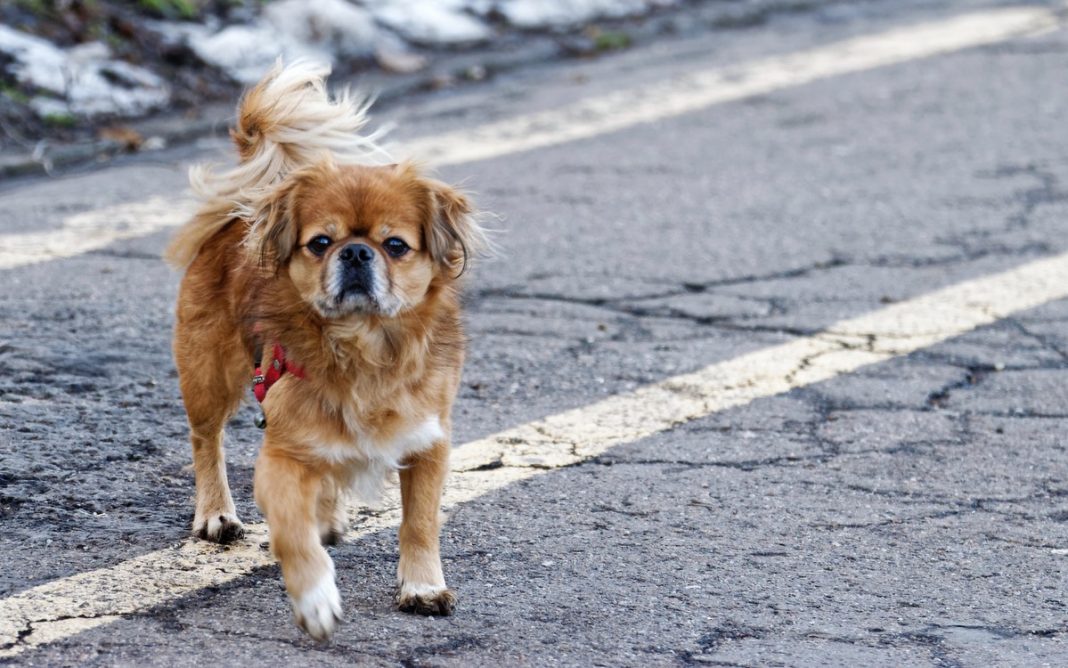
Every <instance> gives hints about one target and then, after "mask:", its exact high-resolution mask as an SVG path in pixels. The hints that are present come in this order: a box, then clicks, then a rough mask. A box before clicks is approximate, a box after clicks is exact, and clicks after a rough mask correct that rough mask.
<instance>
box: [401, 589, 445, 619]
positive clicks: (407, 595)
mask: <svg viewBox="0 0 1068 668" xmlns="http://www.w3.org/2000/svg"><path fill="white" fill-rule="evenodd" d="M455 607H456V594H454V593H452V590H451V589H447V588H445V587H438V586H434V585H408V584H401V586H400V589H399V590H398V591H397V608H398V609H399V610H400V611H401V612H410V613H413V614H416V615H426V616H434V617H448V616H449V615H451V614H452V610H453V608H455Z"/></svg>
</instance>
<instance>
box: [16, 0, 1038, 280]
mask: <svg viewBox="0 0 1068 668" xmlns="http://www.w3.org/2000/svg"><path fill="white" fill-rule="evenodd" d="M1056 25H1058V20H1057V17H1056V15H1055V14H1054V12H1052V11H1050V10H1049V9H1045V8H1038V7H1014V8H1007V9H997V10H991V11H984V12H977V13H972V14H964V15H961V16H957V17H954V18H950V19H947V20H943V21H935V22H930V23H923V24H919V25H914V26H906V27H902V28H895V29H893V30H889V31H886V32H881V33H876V34H874V35H867V36H863V37H857V38H854V39H849V40H845V41H841V42H835V43H833V44H829V45H826V46H822V47H818V48H814V49H809V50H805V51H799V52H795V53H791V54H787V55H783V56H774V57H770V58H764V59H760V60H756V61H751V62H748V63H741V64H738V65H733V66H727V67H716V68H712V69H707V70H702V71H697V72H692V73H690V74H687V75H684V76H680V77H678V78H676V79H673V80H671V81H668V82H665V83H662V84H654V85H650V86H644V87H642V88H638V89H632V90H624V91H618V92H615V93H612V94H609V95H604V96H598V97H592V98H588V99H585V100H582V101H579V102H576V103H574V104H571V105H568V106H565V107H563V108H560V109H555V110H552V111H546V112H541V113H533V114H528V115H524V116H519V117H516V118H513V119H509V120H505V121H501V122H498V123H490V124H487V125H483V126H481V127H478V128H474V129H470V130H461V131H458V132H452V133H448V134H444V135H437V136H434V137H425V138H421V139H418V138H417V139H413V140H411V141H409V142H405V143H404V146H403V152H404V153H407V154H410V155H412V156H415V157H419V158H422V159H425V160H427V161H428V162H431V163H433V164H437V165H450V164H458V163H463V162H471V161H475V160H484V159H487V158H495V157H500V156H502V155H508V154H511V153H516V152H519V151H528V150H531V149H535V148H540V147H545V146H552V145H556V144H563V143H566V142H570V141H575V140H578V139H587V138H589V137H594V136H597V135H601V134H605V133H608V132H615V131H617V130H622V129H624V128H627V127H631V126H633V125H637V124H639V123H648V122H651V121H656V120H660V119H664V118H670V117H672V116H678V115H679V114H685V113H688V112H691V111H696V110H698V109H703V108H706V107H710V106H713V105H716V104H723V103H725V102H732V101H736V100H741V99H743V98H746V97H750V96H753V95H761V94H765V93H769V92H772V91H775V90H781V89H784V88H790V87H793V86H800V85H803V84H806V83H810V82H813V81H817V80H819V79H826V78H829V77H833V76H837V75H841V74H848V73H851V72H861V71H864V70H869V69H873V68H876V67H882V66H886V65H893V64H895V63H903V62H906V61H909V60H915V59H918V58H927V57H930V56H934V55H937V54H941V53H950V52H952V51H959V50H961V49H966V48H969V47H975V46H981V45H983V44H992V43H995V42H1000V41H1004V40H1007V39H1011V38H1014V37H1020V36H1023V35H1030V34H1037V33H1041V32H1044V31H1047V30H1049V29H1050V28H1051V27H1054V26H1056ZM192 211H193V204H192V203H191V202H187V201H181V202H167V201H165V200H163V199H162V198H154V199H150V200H148V201H145V202H138V203H133V204H120V205H116V206H114V207H108V208H107V209H102V210H99V211H91V212H87V213H82V214H78V215H75V216H71V217H69V218H67V219H66V221H64V223H63V224H62V226H61V228H60V229H59V230H51V231H44V232H30V233H24V234H6V235H0V269H12V268H15V267H21V266H24V265H29V264H35V263H38V262H45V261H48V260H54V259H59V258H64V257H72V256H75V255H80V254H82V253H86V252H89V251H91V250H95V249H98V248H103V247H105V246H107V245H109V244H111V243H112V242H113V241H116V240H119V239H126V238H131V237H137V236H143V235H146V234H151V233H153V232H156V231H158V230H160V229H163V228H165V227H172V226H176V225H179V224H181V223H182V222H184V221H185V220H187V219H188V218H189V216H190V215H191V214H192Z"/></svg>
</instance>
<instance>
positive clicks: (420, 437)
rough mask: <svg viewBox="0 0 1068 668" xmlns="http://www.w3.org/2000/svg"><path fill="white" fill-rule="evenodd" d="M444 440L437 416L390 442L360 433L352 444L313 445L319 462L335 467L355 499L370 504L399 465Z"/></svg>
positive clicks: (396, 435) (415, 425)
mask: <svg viewBox="0 0 1068 668" xmlns="http://www.w3.org/2000/svg"><path fill="white" fill-rule="evenodd" d="M443 438H445V430H444V429H442V427H441V421H440V420H439V419H438V418H437V416H431V417H428V418H426V419H425V420H423V421H422V422H417V423H415V424H414V425H413V426H411V427H410V428H408V429H405V430H402V431H401V432H399V433H396V434H394V435H393V437H392V438H389V439H385V440H384V439H381V438H378V439H376V438H374V437H373V436H369V435H367V434H366V433H364V432H362V431H360V432H358V433H357V436H356V439H355V440H354V441H352V442H321V443H317V444H315V446H314V448H315V453H316V455H318V457H319V458H320V459H323V460H325V461H327V462H329V463H330V464H333V465H335V466H338V467H339V468H340V469H341V470H342V471H343V475H347V476H348V477H349V482H350V484H351V485H352V487H353V491H354V492H355V493H356V494H357V496H359V497H361V498H362V499H364V500H365V501H373V500H375V499H376V498H377V497H378V496H380V495H381V493H382V488H383V486H384V484H385V482H386V478H387V476H388V475H389V474H390V473H391V472H392V471H396V470H397V469H399V468H401V462H403V461H404V459H405V458H406V457H407V456H409V455H411V454H414V453H417V452H421V451H423V450H426V449H428V448H429V447H430V446H432V445H433V444H434V443H436V442H438V441H440V440H442V439H443Z"/></svg>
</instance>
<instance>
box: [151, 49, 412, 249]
mask: <svg viewBox="0 0 1068 668" xmlns="http://www.w3.org/2000/svg"><path fill="white" fill-rule="evenodd" d="M329 73H330V67H329V66H328V65H324V64H321V63H315V62H312V61H296V62H294V63H292V64H290V65H288V66H283V64H282V62H281V61H279V62H278V63H276V64H275V66H274V68H272V69H271V71H270V72H269V73H268V74H267V75H266V76H265V77H264V78H263V80H262V81H260V83H258V84H256V86H255V87H253V88H252V89H250V90H249V91H248V92H247V93H245V96H244V97H243V98H242V100H241V102H240V104H239V105H238V112H237V125H236V127H234V129H233V130H232V131H231V132H230V136H231V138H232V139H233V141H234V144H235V145H236V147H237V151H238V156H239V161H238V164H237V166H236V167H234V168H232V169H229V170H227V171H224V172H216V171H215V170H213V169H212V167H211V166H209V165H197V166H195V167H193V168H192V169H190V170H189V183H190V186H191V187H192V188H193V192H194V193H195V194H196V195H197V196H198V197H199V199H200V200H201V202H202V203H201V206H200V209H199V210H198V211H197V214H196V216H195V217H194V218H193V219H192V220H191V221H190V222H189V223H187V224H186V225H185V226H183V227H182V228H181V229H180V230H179V231H178V232H177V234H176V235H175V236H174V238H173V240H172V241H171V243H170V245H169V247H168V248H167V251H166V254H165V257H166V259H167V261H168V262H169V263H170V264H171V265H173V266H175V267H177V268H180V269H184V268H185V267H187V266H189V263H190V262H192V261H193V258H194V257H196V255H197V253H199V252H200V249H201V247H203V245H204V243H205V242H206V241H207V240H208V239H210V238H212V237H213V236H215V234H217V233H218V232H219V230H221V229H222V228H223V227H225V226H226V225H227V224H228V223H229V222H230V221H231V220H233V219H235V218H242V219H245V220H246V221H251V220H254V218H255V217H254V215H252V214H253V212H255V211H257V210H259V209H261V208H262V204H263V201H264V199H265V198H267V197H269V196H270V194H271V192H272V191H273V189H274V187H275V186H276V185H278V183H280V182H281V181H282V179H284V178H285V177H286V175H288V174H289V173H291V172H292V171H294V170H296V169H299V168H301V167H305V166H308V165H312V164H315V163H317V162H318V161H320V160H323V159H324V158H325V157H328V158H329V159H330V160H332V161H333V162H335V163H336V164H340V165H344V164H355V165H365V164H386V163H388V162H391V159H390V157H389V154H388V153H386V151H385V150H384V149H383V148H382V147H381V146H379V144H378V139H379V138H380V133H373V134H368V135H361V134H360V132H361V130H363V129H364V127H365V126H366V125H367V109H368V107H369V106H370V100H369V99H368V98H366V97H363V96H361V95H358V94H354V93H352V92H351V91H348V90H344V91H342V92H341V93H340V94H339V95H338V96H337V97H336V98H334V99H331V97H330V94H329V93H328V92H327V90H326V83H325V82H326V77H327V75H329ZM247 233H248V234H250V235H254V234H256V233H257V230H254V229H249V230H247Z"/></svg>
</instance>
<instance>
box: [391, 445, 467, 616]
mask: <svg viewBox="0 0 1068 668" xmlns="http://www.w3.org/2000/svg"><path fill="white" fill-rule="evenodd" d="M448 468H449V443H448V442H447V441H441V442H438V443H435V444H434V445H433V447H431V448H430V449H429V450H427V451H425V452H421V453H419V454H417V455H413V456H412V457H410V458H409V459H408V460H407V461H406V462H405V467H404V468H402V469H401V470H400V487H401V503H402V504H403V511H402V516H401V526H400V561H399V563H398V564H397V584H398V587H399V589H398V592H397V606H398V607H399V608H400V609H401V610H403V611H404V612H414V613H417V614H420V615H449V614H452V609H453V606H455V605H456V595H455V594H453V593H452V591H450V590H449V589H448V588H447V587H446V586H445V575H444V574H443V572H442V570H441V554H440V549H439V546H438V545H439V543H438V540H439V539H438V534H439V531H440V528H441V519H440V518H441V491H442V487H444V485H445V476H446V474H447V473H448Z"/></svg>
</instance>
